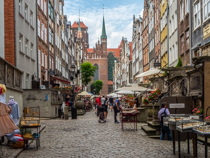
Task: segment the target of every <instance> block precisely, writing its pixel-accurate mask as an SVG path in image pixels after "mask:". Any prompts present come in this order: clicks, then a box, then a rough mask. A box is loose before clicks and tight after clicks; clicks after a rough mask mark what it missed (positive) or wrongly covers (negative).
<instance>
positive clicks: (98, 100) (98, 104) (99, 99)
mask: <svg viewBox="0 0 210 158" xmlns="http://www.w3.org/2000/svg"><path fill="white" fill-rule="evenodd" d="M100 106H101V96H100V95H99V96H98V98H97V99H96V109H97V116H98V115H99V111H98V108H99V107H100Z"/></svg>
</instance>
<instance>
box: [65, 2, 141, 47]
mask: <svg viewBox="0 0 210 158" xmlns="http://www.w3.org/2000/svg"><path fill="white" fill-rule="evenodd" d="M103 4H104V18H105V24H106V34H107V41H108V48H117V47H118V46H119V44H120V41H121V39H122V37H126V38H127V39H128V40H129V41H131V37H132V25H133V15H135V16H136V17H139V15H140V14H142V9H143V5H144V0H64V14H65V15H67V16H68V21H71V23H72V24H73V22H74V21H78V17H79V9H80V20H81V21H83V22H84V24H85V25H86V26H87V27H88V33H89V44H90V48H93V46H95V43H96V42H97V41H98V39H99V38H100V36H101V32H102V20H103Z"/></svg>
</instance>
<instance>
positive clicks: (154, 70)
mask: <svg viewBox="0 0 210 158" xmlns="http://www.w3.org/2000/svg"><path fill="white" fill-rule="evenodd" d="M159 73H164V72H163V71H161V70H160V69H155V68H153V69H150V70H148V71H146V72H143V73H141V74H139V75H137V76H136V78H140V77H145V76H150V75H156V74H159Z"/></svg>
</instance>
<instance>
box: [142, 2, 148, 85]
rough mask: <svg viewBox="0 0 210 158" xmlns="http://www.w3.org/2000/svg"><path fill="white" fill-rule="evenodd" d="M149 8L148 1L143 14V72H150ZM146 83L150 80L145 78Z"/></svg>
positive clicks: (145, 3)
mask: <svg viewBox="0 0 210 158" xmlns="http://www.w3.org/2000/svg"><path fill="white" fill-rule="evenodd" d="M148 6H149V3H148V2H147V0H144V12H143V27H142V35H143V39H142V40H143V61H144V62H143V64H144V67H143V71H144V72H145V71H148V70H149V45H148V44H149V42H148V31H149V29H148V20H149V19H148ZM143 81H144V82H145V83H147V82H149V80H148V79H147V78H146V77H144V80H143Z"/></svg>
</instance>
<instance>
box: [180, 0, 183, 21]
mask: <svg viewBox="0 0 210 158" xmlns="http://www.w3.org/2000/svg"><path fill="white" fill-rule="evenodd" d="M183 18H184V4H183V1H181V2H180V21H182V20H183Z"/></svg>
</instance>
